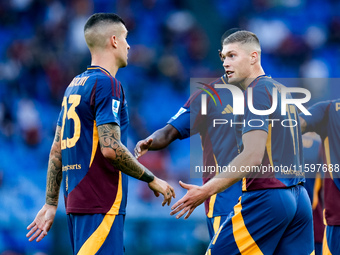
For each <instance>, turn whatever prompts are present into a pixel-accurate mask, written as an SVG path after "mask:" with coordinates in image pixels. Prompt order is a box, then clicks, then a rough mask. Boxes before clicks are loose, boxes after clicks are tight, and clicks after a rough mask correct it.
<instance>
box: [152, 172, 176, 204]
mask: <svg viewBox="0 0 340 255" xmlns="http://www.w3.org/2000/svg"><path fill="white" fill-rule="evenodd" d="M148 185H149V188H150V189H151V190H152V191H153V192H154V194H155V196H156V197H159V193H161V194H162V195H163V196H164V200H163V202H162V206H164V205H166V204H168V205H170V203H171V199H172V198H175V197H176V194H175V190H174V188H173V187H171V186H170V185H169V184H168V183H167V182H166V181H163V180H162V179H159V178H157V177H156V176H155V179H154V180H153V181H152V182H150V183H149V184H148Z"/></svg>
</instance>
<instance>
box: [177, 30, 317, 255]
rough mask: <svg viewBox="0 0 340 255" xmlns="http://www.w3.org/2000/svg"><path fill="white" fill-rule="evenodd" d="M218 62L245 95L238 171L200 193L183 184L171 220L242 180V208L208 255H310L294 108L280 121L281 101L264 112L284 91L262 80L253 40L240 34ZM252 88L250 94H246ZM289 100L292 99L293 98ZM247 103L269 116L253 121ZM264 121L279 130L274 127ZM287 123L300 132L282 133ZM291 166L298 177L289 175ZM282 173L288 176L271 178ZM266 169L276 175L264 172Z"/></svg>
mask: <svg viewBox="0 0 340 255" xmlns="http://www.w3.org/2000/svg"><path fill="white" fill-rule="evenodd" d="M221 55H222V57H223V58H224V62H223V66H224V68H225V71H226V74H227V76H228V83H229V84H234V85H239V86H240V87H241V88H243V89H244V90H245V91H244V98H245V107H244V108H245V110H244V115H235V123H238V124H236V125H237V126H236V139H237V142H238V146H239V148H240V150H241V153H240V154H239V155H238V156H236V157H235V158H234V159H233V160H232V161H231V163H230V164H229V166H230V168H231V169H235V171H229V172H225V173H221V174H219V175H218V176H216V177H214V178H213V179H211V180H210V181H209V182H207V183H206V184H204V185H203V186H196V185H189V184H185V183H182V182H180V185H181V186H182V187H183V188H185V189H187V190H188V191H187V194H186V195H185V196H184V197H183V198H181V199H180V200H178V201H177V202H176V203H175V204H174V205H173V206H172V210H173V211H172V212H171V215H174V214H176V213H179V214H178V215H177V218H180V217H182V216H183V215H184V214H186V216H185V218H188V217H189V216H190V214H191V213H192V212H193V210H194V209H195V208H196V207H197V206H198V205H200V204H201V203H203V202H204V200H206V199H207V198H208V197H209V196H211V195H213V194H216V193H218V192H221V191H223V190H225V189H226V188H229V187H230V186H232V185H233V184H235V183H236V182H237V181H239V180H240V179H243V187H242V190H243V194H242V196H241V198H240V199H239V203H238V204H237V205H236V206H235V207H234V212H233V213H232V214H231V215H230V217H228V218H227V220H226V221H225V222H224V223H223V224H222V226H221V227H220V228H219V230H218V232H217V233H216V235H215V236H214V238H213V239H212V241H211V243H210V245H209V247H208V250H207V254H208V255H214V254H218V255H219V254H306V255H310V254H312V253H313V251H314V247H313V246H314V245H313V224H312V210H311V204H310V200H309V198H308V194H307V191H306V189H305V188H304V187H303V183H304V177H303V172H302V169H300V165H302V162H303V157H302V156H303V155H302V139H301V130H300V127H299V126H298V125H299V119H298V116H297V109H296V106H295V105H291V104H289V105H287V106H288V107H287V110H286V111H285V112H286V113H285V114H282V113H281V112H282V111H281V107H282V106H281V98H280V96H278V97H277V98H276V99H278V103H277V107H276V109H275V108H274V110H273V111H268V110H269V109H271V108H272V102H273V100H274V99H273V98H274V96H275V94H274V91H276V95H280V94H281V91H282V90H283V89H285V87H284V86H283V85H281V84H279V83H278V82H277V81H275V80H273V79H272V78H271V77H269V76H267V75H266V74H265V72H264V70H263V68H262V66H261V47H260V43H259V40H258V38H257V36H256V35H255V34H253V33H251V32H249V31H237V32H235V33H233V34H231V35H229V36H228V37H227V38H226V39H225V40H224V42H223V50H222V52H221ZM249 88H251V89H250V90H249V91H252V93H250V92H248V91H246V89H249ZM287 95H288V94H287ZM248 97H251V98H250V100H247V99H248ZM288 97H289V98H290V99H291V95H288ZM238 99H239V100H241V99H243V98H238ZM235 100H236V99H235ZM249 101H252V103H253V108H254V109H257V110H261V111H262V113H263V111H265V112H266V113H263V114H262V115H260V114H255V113H254V111H251V110H250V104H249ZM234 110H235V107H234ZM282 110H283V109H282ZM269 112H270V113H269ZM268 119H276V120H278V121H280V122H276V123H275V125H274V124H273V122H271V121H268ZM292 119H293V120H294V121H296V123H297V125H295V126H294V125H290V126H289V127H285V126H283V125H281V123H282V122H285V121H290V120H292ZM253 120H257V121H258V122H260V123H263V125H259V124H258V122H257V124H256V125H255V124H254V122H252V121H253ZM250 122H251V123H252V124H251V125H250V124H249V123H250ZM290 166H294V167H295V169H296V171H290V170H291V169H290V168H289V167H290ZM282 167H283V169H286V168H287V172H285V171H276V169H280V168H282ZM265 168H266V169H275V171H274V170H269V171H264V170H265ZM249 169H250V170H253V171H248V170H249ZM257 170H258V171H257ZM223 177H224V178H223Z"/></svg>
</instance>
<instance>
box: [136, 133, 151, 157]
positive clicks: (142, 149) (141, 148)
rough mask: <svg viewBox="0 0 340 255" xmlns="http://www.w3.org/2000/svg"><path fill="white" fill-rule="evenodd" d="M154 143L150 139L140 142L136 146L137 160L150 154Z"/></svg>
mask: <svg viewBox="0 0 340 255" xmlns="http://www.w3.org/2000/svg"><path fill="white" fill-rule="evenodd" d="M152 141H153V139H152V138H149V139H144V140H140V141H139V142H138V143H137V144H136V147H135V149H134V152H135V157H136V159H139V158H140V157H141V156H143V155H144V154H145V153H147V152H148V150H149V148H150V146H151V144H152Z"/></svg>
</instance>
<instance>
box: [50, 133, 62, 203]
mask: <svg viewBox="0 0 340 255" xmlns="http://www.w3.org/2000/svg"><path fill="white" fill-rule="evenodd" d="M60 131H61V130H60V127H57V130H56V134H55V138H54V142H53V145H52V148H51V152H50V158H49V162H48V170H47V184H46V204H49V205H55V206H57V205H58V199H59V190H60V184H61V180H62V176H63V174H62V161H61V145H60Z"/></svg>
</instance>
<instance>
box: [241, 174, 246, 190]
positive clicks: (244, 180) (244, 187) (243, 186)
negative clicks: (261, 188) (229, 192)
mask: <svg viewBox="0 0 340 255" xmlns="http://www.w3.org/2000/svg"><path fill="white" fill-rule="evenodd" d="M242 191H247V178H246V177H243V179H242Z"/></svg>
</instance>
